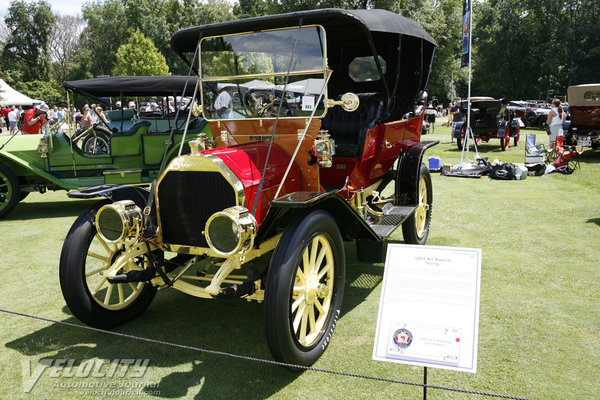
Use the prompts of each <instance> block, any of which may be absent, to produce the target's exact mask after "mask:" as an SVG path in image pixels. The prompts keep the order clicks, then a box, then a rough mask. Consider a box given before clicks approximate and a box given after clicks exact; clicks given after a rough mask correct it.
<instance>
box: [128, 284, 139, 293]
mask: <svg viewBox="0 0 600 400" xmlns="http://www.w3.org/2000/svg"><path fill="white" fill-rule="evenodd" d="M129 287H131V290H133V293H137V292H139V291H140V289H139V287H138V286H135V285H134V284H133V283H131V282H129Z"/></svg>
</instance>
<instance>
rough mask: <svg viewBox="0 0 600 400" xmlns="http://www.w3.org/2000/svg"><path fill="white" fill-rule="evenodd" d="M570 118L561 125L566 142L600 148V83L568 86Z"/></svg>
mask: <svg viewBox="0 0 600 400" xmlns="http://www.w3.org/2000/svg"><path fill="white" fill-rule="evenodd" d="M567 93H568V95H569V110H570V112H571V120H570V121H567V122H566V123H565V124H564V125H563V127H564V131H565V136H566V138H565V140H566V143H567V144H570V145H577V146H582V147H591V148H592V149H598V148H600V83H591V84H587V85H577V86H570V87H569V88H568V89H567Z"/></svg>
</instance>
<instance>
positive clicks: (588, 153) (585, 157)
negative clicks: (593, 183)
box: [578, 149, 600, 164]
mask: <svg viewBox="0 0 600 400" xmlns="http://www.w3.org/2000/svg"><path fill="white" fill-rule="evenodd" d="M578 159H579V162H582V163H586V164H598V163H600V151H598V150H592V149H588V150H585V151H584V152H583V153H581V155H579V157H578Z"/></svg>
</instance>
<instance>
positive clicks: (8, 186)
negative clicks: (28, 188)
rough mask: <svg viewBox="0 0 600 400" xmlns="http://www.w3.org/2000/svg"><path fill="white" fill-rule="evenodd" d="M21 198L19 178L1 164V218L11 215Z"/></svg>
mask: <svg viewBox="0 0 600 400" xmlns="http://www.w3.org/2000/svg"><path fill="white" fill-rule="evenodd" d="M20 196H21V189H20V187H19V180H18V179H17V176H16V175H15V174H14V173H13V172H12V170H11V169H10V168H8V167H7V166H6V165H4V164H0V218H2V217H4V216H5V215H7V214H8V213H10V212H11V211H12V210H13V209H14V208H15V206H16V205H17V203H18V202H19V198H20Z"/></svg>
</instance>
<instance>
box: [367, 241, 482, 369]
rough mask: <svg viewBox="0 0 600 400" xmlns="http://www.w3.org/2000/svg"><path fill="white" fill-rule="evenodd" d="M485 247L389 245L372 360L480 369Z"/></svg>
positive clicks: (436, 366)
mask: <svg viewBox="0 0 600 400" xmlns="http://www.w3.org/2000/svg"><path fill="white" fill-rule="evenodd" d="M480 284H481V249H466V248H458V247H437V246H415V245H404V244H390V245H388V249H387V257H386V262H385V272H384V275H383V286H382V290H381V300H380V303H379V315H378V318H377V331H376V334H375V345H374V347H373V359H374V360H379V361H391V362H397V363H403V364H412V365H420V366H424V367H435V368H444V369H453V370H458V371H466V372H476V371H477V340H478V326H479V290H480Z"/></svg>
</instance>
